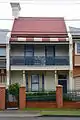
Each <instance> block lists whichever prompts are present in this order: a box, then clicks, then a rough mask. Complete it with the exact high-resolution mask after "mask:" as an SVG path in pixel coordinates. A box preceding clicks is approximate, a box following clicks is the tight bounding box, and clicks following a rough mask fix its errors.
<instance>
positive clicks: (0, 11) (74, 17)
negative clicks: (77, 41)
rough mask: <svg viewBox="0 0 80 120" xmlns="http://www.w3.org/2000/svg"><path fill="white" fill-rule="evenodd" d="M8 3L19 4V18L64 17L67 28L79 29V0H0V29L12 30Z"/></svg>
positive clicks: (10, 10) (10, 11)
mask: <svg viewBox="0 0 80 120" xmlns="http://www.w3.org/2000/svg"><path fill="white" fill-rule="evenodd" d="M10 2H19V3H20V6H21V11H20V16H25V17H64V18H65V20H66V24H67V25H68V26H73V27H80V0H0V29H9V30H11V28H12V25H13V20H12V19H13V17H12V9H11V6H10ZM6 19H7V20H6Z"/></svg>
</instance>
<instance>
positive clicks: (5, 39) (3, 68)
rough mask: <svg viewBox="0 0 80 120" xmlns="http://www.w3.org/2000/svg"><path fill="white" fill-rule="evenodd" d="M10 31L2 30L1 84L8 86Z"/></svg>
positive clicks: (0, 55)
mask: <svg viewBox="0 0 80 120" xmlns="http://www.w3.org/2000/svg"><path fill="white" fill-rule="evenodd" d="M8 32H9V30H8V29H0V84H5V85H7V82H8V79H7V72H8V69H7V68H8V67H7V62H8V61H7V55H8V54H7V53H8V52H7V51H8V50H7V49H8V44H9V39H8V36H7V35H8Z"/></svg>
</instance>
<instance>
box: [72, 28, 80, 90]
mask: <svg viewBox="0 0 80 120" xmlns="http://www.w3.org/2000/svg"><path fill="white" fill-rule="evenodd" d="M70 32H71V35H72V39H73V79H74V89H76V90H78V89H80V28H75V27H70Z"/></svg>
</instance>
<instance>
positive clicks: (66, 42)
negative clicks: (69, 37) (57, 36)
mask: <svg viewBox="0 0 80 120" xmlns="http://www.w3.org/2000/svg"><path fill="white" fill-rule="evenodd" d="M26 43H27V44H34V45H35V44H53V45H54V44H61V45H62V44H63V45H64V44H69V41H65V42H60V41H59V42H55V41H53V42H52V41H51V42H34V41H33V42H28V41H25V42H10V44H26Z"/></svg>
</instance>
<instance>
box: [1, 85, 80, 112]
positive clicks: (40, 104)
mask: <svg viewBox="0 0 80 120" xmlns="http://www.w3.org/2000/svg"><path fill="white" fill-rule="evenodd" d="M25 92H26V89H25V87H24V86H21V87H20V89H19V109H24V108H26V107H28V108H80V102H76V101H63V87H62V86H61V85H58V86H56V101H29V100H28V101H27V100H26V97H27V96H26V93H25ZM5 95H6V88H5V86H3V85H0V109H2V110H4V109H5V106H6V99H5Z"/></svg>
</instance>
